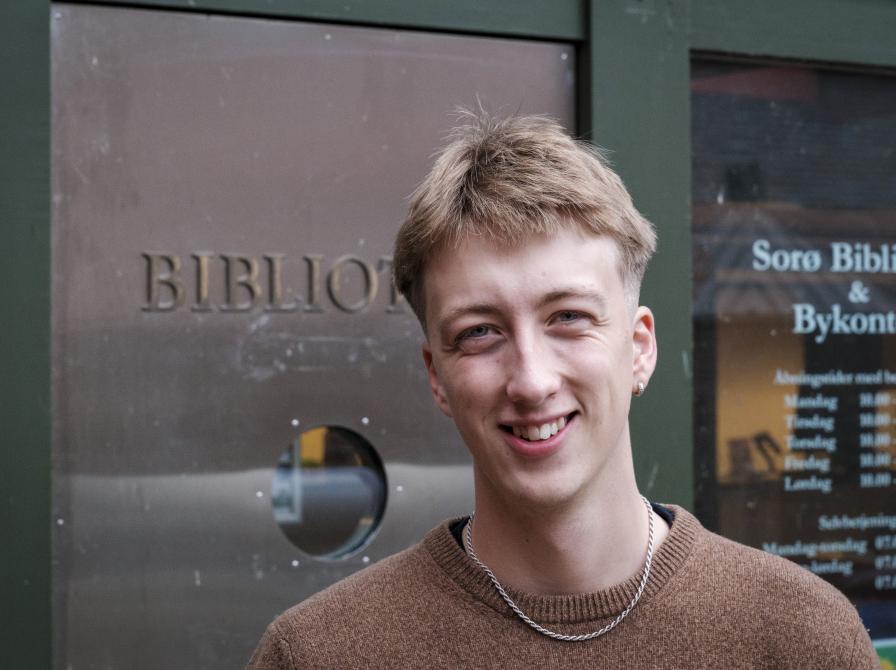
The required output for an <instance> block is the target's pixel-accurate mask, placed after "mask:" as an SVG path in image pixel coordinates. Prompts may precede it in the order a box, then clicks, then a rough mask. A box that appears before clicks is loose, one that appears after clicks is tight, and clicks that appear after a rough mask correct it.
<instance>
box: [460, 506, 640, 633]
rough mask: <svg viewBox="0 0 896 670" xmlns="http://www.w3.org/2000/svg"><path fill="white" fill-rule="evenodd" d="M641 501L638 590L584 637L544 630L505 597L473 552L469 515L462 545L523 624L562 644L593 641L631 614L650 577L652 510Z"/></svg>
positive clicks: (471, 524)
mask: <svg viewBox="0 0 896 670" xmlns="http://www.w3.org/2000/svg"><path fill="white" fill-rule="evenodd" d="M641 500H643V501H644V504H645V505H646V506H647V558H646V559H645V560H644V568H643V569H642V570H641V582H640V584H639V585H638V590H637V591H635V595H634V597H632V600H631V602H630V603H629V604H628V605H627V606H626V608H625V609H624V610H622V612H620V613H619V616H617V617H616V618H615V619H613V620H612V621H611V622H610V623H608V624H607V625H606V626H604V627H603V628H601V629H600V630H596V631H594V632H593V633H586V634H584V635H563V634H562V633H558V632H556V631H553V630H550V629H548V628H545V627H544V626H542V625H540V624H538V623H536V622H534V621H533V620H532V619H531V618H529V617H528V616H527V615H526V613H525V612H523V610H521V609H520V608H519V606H518V605H517V604H516V603H515V602H513V600H512V599H511V597H510V596H509V595H507V591H505V590H504V587H503V586H501V582H499V581H498V578H497V577H495V573H493V572H492V571H491V570H490V569H489V567H488V566H487V565H486V564H485V563H483V562H482V561H480V560H479V557H478V556H477V555H476V552H475V551H474V550H473V533H472V529H473V516H474V515H475V513H474V514H471V515H470V520H469V521H468V522H467V526H466V528H464V544H465V545H466V546H465V548H466V550H467V554H468V555H469V556H470V558H471V559H473V562H474V563H475V564H476V565H478V566H479V568H480V569H481V570H482V571H483V572H484V573H485V574H486V575H488V577H489V579H491V580H492V584H493V585H494V587H495V590H497V592H498V594H499V595H500V596H501V597H502V598H503V599H504V602H505V603H507V606H508V607H510V609H512V610H513V611H514V613H515V614H516V615H517V616H518V617H519V618H520V619H522V620H523V622H524V623H526V624H527V625H529V627H531V628H533V629H535V630H536V631H538V632H539V633H541V634H542V635H547V636H548V637H551V638H554V639H555V640H562V641H563V642H582V641H584V640H593V639H594V638H596V637H600V636H601V635H604V634H605V633H609V632H610V631H611V630H613V629H614V628H616V626H618V625H619V623H620V622H621V621H622V620H623V619H624V618H625V617H627V616H628V614H629V612H631V611H632V610H633V609H634V608H635V605H636V604H637V603H638V601H639V600H640V599H641V595H642V594H643V593H644V589H645V588H646V586H647V578H648V577H650V564H651V562H652V561H653V508H652V507H651V506H650V501H649V500H647V498H645V497H644V496H641Z"/></svg>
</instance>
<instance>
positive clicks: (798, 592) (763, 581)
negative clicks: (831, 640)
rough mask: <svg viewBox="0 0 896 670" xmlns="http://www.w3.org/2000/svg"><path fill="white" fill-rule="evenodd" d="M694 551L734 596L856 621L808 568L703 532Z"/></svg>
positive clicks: (851, 610) (839, 595)
mask: <svg viewBox="0 0 896 670" xmlns="http://www.w3.org/2000/svg"><path fill="white" fill-rule="evenodd" d="M701 535H702V537H701V538H700V540H701V541H700V542H699V544H698V551H700V552H701V553H702V554H703V555H704V557H707V556H711V557H712V558H711V559H710V560H711V561H712V562H713V563H714V567H713V572H714V573H715V575H716V578H717V579H721V580H723V581H727V582H728V583H729V584H730V586H731V588H732V589H734V591H733V593H734V594H742V595H744V596H749V597H750V598H754V599H755V598H757V597H759V598H764V597H767V598H769V599H771V600H773V601H774V602H778V603H780V602H782V600H783V601H784V602H790V601H791V600H794V601H796V602H800V603H804V604H805V605H813V606H816V607H824V608H825V609H826V610H827V613H828V614H829V615H836V617H837V620H843V619H848V620H850V621H854V620H857V618H858V615H857V613H856V610H855V607H853V605H852V603H850V602H849V600H848V599H847V598H846V596H844V595H843V594H842V593H841V592H840V591H838V590H837V589H836V588H835V587H834V586H832V585H831V584H829V583H828V582H826V581H824V580H823V579H821V578H820V577H818V576H817V575H815V574H813V573H812V572H810V571H809V570H808V569H806V568H803V567H802V566H800V565H798V564H796V563H794V562H793V561H790V560H787V559H785V558H782V557H780V556H776V555H774V554H770V553H768V552H765V551H761V550H759V549H755V548H753V547H748V546H746V545H744V544H740V543H739V542H735V541H733V540H730V539H728V538H725V537H722V536H721V535H717V534H715V533H712V532H710V531H708V530H705V529H703V530H702V533H701Z"/></svg>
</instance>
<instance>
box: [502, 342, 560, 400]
mask: <svg viewBox="0 0 896 670" xmlns="http://www.w3.org/2000/svg"><path fill="white" fill-rule="evenodd" d="M510 358H511V359H510V360H508V365H509V370H508V371H507V397H508V398H509V399H510V401H511V402H513V403H514V404H515V405H521V406H524V407H538V406H540V405H541V404H542V403H544V402H545V401H546V400H548V399H549V398H550V397H551V396H553V395H555V394H556V393H557V391H559V390H560V384H561V376H560V373H559V370H558V369H557V365H556V361H555V360H554V356H553V355H552V353H551V351H550V348H549V347H547V346H545V343H543V342H541V341H540V340H539V338H538V337H526V338H524V339H518V340H517V342H516V347H515V356H513V357H510Z"/></svg>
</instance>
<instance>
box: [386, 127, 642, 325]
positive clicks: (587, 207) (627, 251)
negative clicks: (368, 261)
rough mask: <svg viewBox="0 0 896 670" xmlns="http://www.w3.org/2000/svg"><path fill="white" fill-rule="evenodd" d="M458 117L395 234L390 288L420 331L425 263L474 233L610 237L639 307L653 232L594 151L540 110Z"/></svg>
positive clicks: (506, 241)
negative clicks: (408, 307)
mask: <svg viewBox="0 0 896 670" xmlns="http://www.w3.org/2000/svg"><path fill="white" fill-rule="evenodd" d="M464 116H466V117H467V120H468V123H466V124H465V125H461V126H459V127H457V128H455V129H454V130H452V131H451V134H450V135H449V141H448V144H447V145H446V146H445V148H444V149H442V150H441V152H439V154H438V156H437V157H436V161H435V164H434V165H433V167H432V170H430V172H429V174H428V175H427V176H426V178H425V179H424V180H423V182H422V183H421V184H420V186H418V187H417V189H416V190H415V191H414V193H413V195H412V196H411V201H410V205H409V209H408V214H407V218H406V219H405V221H404V223H403V224H402V226H401V229H400V230H399V231H398V236H397V237H396V239H395V252H394V256H393V274H394V277H393V278H394V281H395V286H396V288H397V289H398V290H399V291H400V292H401V293H402V294H403V295H404V296H405V298H406V299H407V301H408V302H409V303H410V305H411V308H412V309H413V310H414V313H415V314H416V315H417V318H418V319H419V320H420V323H421V324H422V325H423V328H424V330H425V329H426V305H425V304H424V302H425V301H424V289H423V280H424V273H425V271H426V262H427V260H428V259H429V258H431V257H432V256H433V255H434V254H436V253H438V252H439V251H440V250H442V249H446V248H457V247H458V246H459V245H460V244H462V243H463V242H464V241H465V240H467V239H468V238H470V237H475V238H478V239H482V240H487V241H491V242H494V243H496V244H499V245H507V246H518V245H521V244H523V243H524V242H525V240H526V239H527V238H529V237H530V236H532V235H545V236H550V235H554V234H556V233H558V232H559V231H561V230H564V229H569V228H573V229H578V230H580V231H582V232H583V233H585V234H590V235H606V236H607V237H610V238H612V239H613V240H614V241H615V242H616V245H617V247H618V250H619V261H620V267H619V271H620V274H621V277H622V280H623V285H624V287H625V290H626V298H627V301H629V302H630V303H631V304H632V305H634V306H637V303H638V293H639V291H640V286H641V280H642V279H643V277H644V271H645V270H646V268H647V262H648V261H649V260H650V257H651V256H652V255H653V252H654V251H655V250H656V232H655V231H654V229H653V226H652V225H651V224H650V222H649V221H647V219H645V218H644V217H643V216H641V214H640V213H639V212H638V210H637V209H635V206H634V205H633V204H632V199H631V196H630V195H629V194H628V191H626V189H625V186H624V185H623V184H622V180H621V179H620V178H619V176H618V175H617V174H616V173H615V172H613V170H611V169H610V167H609V165H608V164H607V161H606V159H605V158H604V157H603V155H602V154H601V153H600V151H599V150H598V149H597V148H595V147H594V146H593V145H591V144H588V143H585V142H581V141H576V140H574V139H572V138H571V137H570V136H569V135H568V134H567V133H566V132H565V131H564V130H563V128H562V127H561V126H560V125H559V124H558V123H557V122H556V121H554V120H552V119H550V118H547V117H544V116H515V117H508V118H504V119H497V118H494V117H491V116H489V115H486V114H472V113H464ZM632 309H634V307H632Z"/></svg>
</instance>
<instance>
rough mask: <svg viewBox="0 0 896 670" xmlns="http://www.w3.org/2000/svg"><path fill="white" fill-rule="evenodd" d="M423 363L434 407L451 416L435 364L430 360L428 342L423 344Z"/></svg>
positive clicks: (430, 351)
mask: <svg viewBox="0 0 896 670" xmlns="http://www.w3.org/2000/svg"><path fill="white" fill-rule="evenodd" d="M423 362H424V363H425V364H426V373H427V375H428V376H429V390H430V392H431V393H432V398H433V400H435V401H436V406H437V407H438V408H439V409H440V410H442V413H443V414H444V415H445V416H448V417H450V416H451V407H450V406H449V405H448V398H447V396H446V395H445V388H444V387H443V386H442V383H441V382H440V381H439V374H438V372H436V366H435V363H434V362H433V360H432V349H430V347H429V342H424V343H423Z"/></svg>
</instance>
